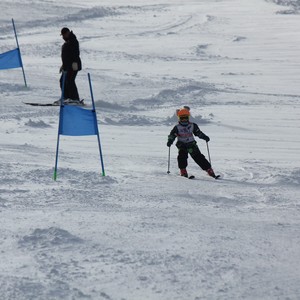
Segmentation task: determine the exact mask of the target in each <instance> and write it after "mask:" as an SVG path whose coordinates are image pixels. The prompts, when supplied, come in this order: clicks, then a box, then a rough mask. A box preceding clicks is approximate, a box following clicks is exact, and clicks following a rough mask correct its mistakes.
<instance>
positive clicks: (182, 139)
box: [167, 106, 218, 178]
mask: <svg viewBox="0 0 300 300" xmlns="http://www.w3.org/2000/svg"><path fill="white" fill-rule="evenodd" d="M177 117H178V124H177V125H175V126H174V128H173V129H172V130H171V132H170V134H169V136H168V142H167V146H168V147H171V145H172V144H173V142H174V141H175V139H176V138H177V142H176V147H177V148H178V156H177V162H178V167H179V169H180V175H181V176H184V177H188V173H187V170H186V167H187V165H188V154H190V155H191V157H192V158H193V160H194V161H195V162H196V163H197V164H198V165H199V166H200V168H201V169H202V170H204V171H206V172H207V174H208V175H209V176H211V177H213V178H218V176H216V175H215V173H214V171H213V169H212V167H211V164H210V162H209V161H208V160H207V159H206V158H205V156H204V155H203V154H202V153H201V152H200V150H199V148H198V146H197V142H196V141H195V138H194V136H197V137H199V138H200V139H203V140H205V141H206V142H209V140H210V139H209V137H208V136H207V135H205V134H204V133H203V132H202V131H201V130H200V128H199V126H198V125H197V124H196V123H192V122H190V121H189V118H190V110H189V108H188V107H186V106H185V107H184V108H182V109H179V110H177Z"/></svg>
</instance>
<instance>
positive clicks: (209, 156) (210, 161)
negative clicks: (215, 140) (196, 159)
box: [206, 142, 211, 165]
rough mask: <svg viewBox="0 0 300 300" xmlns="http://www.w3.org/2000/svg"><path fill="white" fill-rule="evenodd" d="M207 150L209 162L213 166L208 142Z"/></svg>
mask: <svg viewBox="0 0 300 300" xmlns="http://www.w3.org/2000/svg"><path fill="white" fill-rule="evenodd" d="M206 148H207V153H208V160H209V163H210V165H211V159H210V153H209V148H208V142H206Z"/></svg>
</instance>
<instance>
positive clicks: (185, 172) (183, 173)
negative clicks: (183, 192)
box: [180, 169, 188, 177]
mask: <svg viewBox="0 0 300 300" xmlns="http://www.w3.org/2000/svg"><path fill="white" fill-rule="evenodd" d="M180 175H181V176H183V177H188V173H187V171H186V169H180Z"/></svg>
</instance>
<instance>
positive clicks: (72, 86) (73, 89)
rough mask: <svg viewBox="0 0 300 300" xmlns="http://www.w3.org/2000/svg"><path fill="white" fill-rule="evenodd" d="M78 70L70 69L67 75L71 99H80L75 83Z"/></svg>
mask: <svg viewBox="0 0 300 300" xmlns="http://www.w3.org/2000/svg"><path fill="white" fill-rule="evenodd" d="M77 73H78V71H73V70H71V71H68V74H67V77H68V80H67V81H68V94H69V97H68V98H70V99H72V100H79V95H78V90H77V86H76V83H75V79H76V76H77Z"/></svg>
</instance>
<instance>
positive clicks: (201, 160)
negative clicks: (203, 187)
mask: <svg viewBox="0 0 300 300" xmlns="http://www.w3.org/2000/svg"><path fill="white" fill-rule="evenodd" d="M176 146H177V148H178V156H177V161H178V167H179V169H186V167H187V165H188V154H190V155H191V157H192V158H193V160H194V161H195V162H196V164H197V165H198V166H199V167H200V168H201V169H202V170H205V171H206V170H207V169H209V168H211V164H210V163H209V161H208V160H207V159H206V158H205V156H204V155H203V154H202V153H201V152H200V149H199V148H198V146H197V143H196V141H194V142H191V143H188V144H184V143H180V142H177V143H176Z"/></svg>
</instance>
